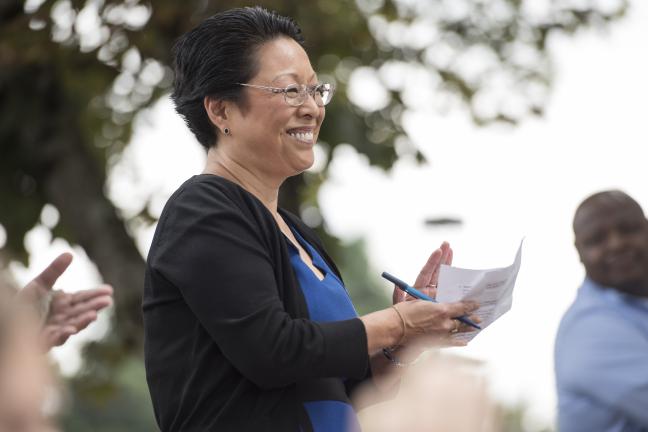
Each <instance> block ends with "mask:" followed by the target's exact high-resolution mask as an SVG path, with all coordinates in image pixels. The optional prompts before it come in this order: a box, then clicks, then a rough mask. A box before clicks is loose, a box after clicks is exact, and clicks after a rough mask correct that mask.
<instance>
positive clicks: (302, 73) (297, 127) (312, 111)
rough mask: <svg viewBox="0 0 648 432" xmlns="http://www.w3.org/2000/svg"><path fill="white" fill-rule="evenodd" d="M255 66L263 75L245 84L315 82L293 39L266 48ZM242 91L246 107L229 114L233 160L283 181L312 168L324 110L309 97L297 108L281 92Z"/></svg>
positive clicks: (272, 43)
mask: <svg viewBox="0 0 648 432" xmlns="http://www.w3.org/2000/svg"><path fill="white" fill-rule="evenodd" d="M257 62H258V67H259V72H258V73H257V75H256V76H255V77H254V78H252V79H251V80H250V81H249V82H248V83H247V84H253V85H261V86H269V87H281V88H284V87H286V86H289V85H292V84H306V85H312V84H316V83H317V76H316V75H315V72H314V71H313V68H312V66H311V64H310V61H309V59H308V55H307V54H306V51H304V49H303V48H302V47H301V46H300V45H299V44H298V43H297V42H295V41H294V40H292V39H290V38H279V39H275V40H273V41H271V42H268V43H265V44H264V45H262V46H261V47H260V48H259V49H258V51H257ZM243 91H244V92H245V99H246V101H245V103H243V104H241V106H235V107H233V108H232V109H231V110H230V113H229V114H228V127H229V128H230V130H231V135H232V138H233V142H234V143H235V144H234V145H233V146H231V150H232V152H234V155H233V156H234V157H235V159H236V160H237V161H239V162H240V163H242V164H243V165H244V166H246V168H253V169H255V171H257V172H260V173H262V174H263V175H264V177H270V178H273V179H277V180H279V181H283V180H284V179H285V178H287V177H290V176H293V175H295V174H298V173H300V172H302V171H304V170H306V169H308V168H309V167H310V166H311V165H312V164H313V157H314V156H313V146H314V145H315V143H316V142H317V136H318V134H319V130H320V126H321V124H322V121H323V120H324V108H323V107H319V106H317V104H316V103H315V101H314V100H313V98H312V97H311V96H309V97H308V98H306V101H305V102H304V103H303V104H302V105H301V106H298V107H295V106H290V105H288V103H286V101H285V99H284V95H283V94H281V93H280V94H276V93H271V92H269V91H267V90H264V89H259V88H251V87H245V88H244V89H243Z"/></svg>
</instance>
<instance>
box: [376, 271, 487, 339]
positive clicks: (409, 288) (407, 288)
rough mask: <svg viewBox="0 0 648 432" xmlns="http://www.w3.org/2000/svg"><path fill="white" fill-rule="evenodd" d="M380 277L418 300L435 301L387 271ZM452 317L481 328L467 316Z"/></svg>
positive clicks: (478, 328)
mask: <svg viewBox="0 0 648 432" xmlns="http://www.w3.org/2000/svg"><path fill="white" fill-rule="evenodd" d="M382 277H384V278H385V279H387V280H388V281H390V282H393V283H394V284H396V286H397V287H398V288H399V289H401V290H403V291H405V292H406V293H407V294H409V295H411V296H412V297H414V298H417V299H419V300H427V301H431V302H434V303H437V301H436V300H434V299H433V298H432V297H430V296H428V295H425V294H423V293H422V292H421V291H419V290H417V289H416V288H414V287H413V286H410V285H408V284H406V283H405V282H403V281H402V280H400V279H398V278H397V277H396V276H392V275H390V274H389V273H387V272H383V273H382ZM453 319H456V320H457V321H461V322H462V323H464V324H466V325H469V326H471V327H474V328H476V329H477V330H481V327H479V326H478V325H477V324H475V323H474V322H472V321H471V320H470V319H469V318H467V317H466V316H460V317H456V318H453Z"/></svg>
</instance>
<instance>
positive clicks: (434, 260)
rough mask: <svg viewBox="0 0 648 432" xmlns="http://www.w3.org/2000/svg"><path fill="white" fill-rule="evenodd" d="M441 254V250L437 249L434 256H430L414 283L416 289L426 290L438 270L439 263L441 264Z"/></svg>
mask: <svg viewBox="0 0 648 432" xmlns="http://www.w3.org/2000/svg"><path fill="white" fill-rule="evenodd" d="M441 254H442V252H441V249H435V250H434V251H433V252H432V254H430V257H429V258H428V260H427V262H426V263H425V265H424V266H423V268H422V269H421V271H420V272H419V275H418V277H417V278H416V281H415V282H414V288H425V287H426V285H428V284H429V283H430V280H431V279H432V275H433V274H434V271H435V270H436V269H437V268H438V266H439V263H440V262H441V261H440V260H441Z"/></svg>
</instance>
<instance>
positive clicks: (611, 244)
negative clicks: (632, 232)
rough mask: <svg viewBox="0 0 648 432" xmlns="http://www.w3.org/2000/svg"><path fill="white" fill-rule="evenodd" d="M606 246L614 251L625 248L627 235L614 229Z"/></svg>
mask: <svg viewBox="0 0 648 432" xmlns="http://www.w3.org/2000/svg"><path fill="white" fill-rule="evenodd" d="M606 246H607V248H608V249H609V250H614V251H616V250H619V249H623V247H624V246H625V236H624V235H623V233H620V232H619V231H618V230H612V231H611V232H610V233H609V234H608V238H607V242H606Z"/></svg>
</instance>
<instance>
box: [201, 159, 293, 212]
mask: <svg viewBox="0 0 648 432" xmlns="http://www.w3.org/2000/svg"><path fill="white" fill-rule="evenodd" d="M203 174H214V175H217V176H220V177H223V178H226V179H227V180H229V181H231V182H233V183H236V184H238V185H239V186H241V187H242V188H243V189H245V190H246V191H248V192H250V193H251V194H252V195H254V196H255V197H256V198H257V199H258V200H259V201H261V202H262V203H263V205H264V206H266V207H267V208H268V210H270V213H272V215H273V216H275V217H276V216H277V215H278V213H277V203H278V201H279V187H280V186H281V183H282V181H277V180H273V179H270V178H268V177H267V176H264V175H263V173H260V172H255V171H254V170H252V169H250V168H249V167H246V166H245V165H243V164H241V163H239V162H238V161H237V160H235V159H234V158H232V157H230V156H229V155H227V154H226V152H224V151H222V150H219V147H212V148H210V149H209V151H208V152H207V161H206V163H205V169H204V170H203Z"/></svg>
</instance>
